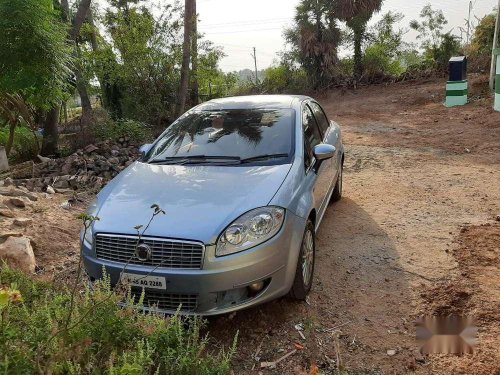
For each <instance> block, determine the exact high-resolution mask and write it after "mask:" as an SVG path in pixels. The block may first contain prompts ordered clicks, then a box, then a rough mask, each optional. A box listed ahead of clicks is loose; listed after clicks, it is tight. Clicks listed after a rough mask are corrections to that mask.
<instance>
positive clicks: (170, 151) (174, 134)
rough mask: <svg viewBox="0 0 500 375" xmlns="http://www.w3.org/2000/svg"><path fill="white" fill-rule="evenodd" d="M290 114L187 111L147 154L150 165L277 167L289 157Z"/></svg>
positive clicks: (292, 113)
mask: <svg viewBox="0 0 500 375" xmlns="http://www.w3.org/2000/svg"><path fill="white" fill-rule="evenodd" d="M294 119H295V116H294V110H292V109H230V110H218V111H191V112H188V113H186V114H185V115H184V116H182V117H181V118H180V119H179V120H178V121H177V122H175V123H174V124H173V125H172V126H171V127H170V128H168V129H167V130H166V131H165V132H164V133H163V135H162V136H161V137H160V138H159V139H158V141H157V142H156V143H155V145H154V146H153V148H152V149H151V150H150V151H149V152H148V155H147V156H146V160H148V162H150V163H162V162H169V163H172V164H176V163H182V164H188V163H195V162H197V163H202V162H203V163H224V164H225V163H227V164H238V163H239V164H247V162H252V163H259V164H262V163H267V164H269V163H270V164H278V163H285V162H288V161H289V160H287V159H290V157H291V155H292V153H293V139H294Z"/></svg>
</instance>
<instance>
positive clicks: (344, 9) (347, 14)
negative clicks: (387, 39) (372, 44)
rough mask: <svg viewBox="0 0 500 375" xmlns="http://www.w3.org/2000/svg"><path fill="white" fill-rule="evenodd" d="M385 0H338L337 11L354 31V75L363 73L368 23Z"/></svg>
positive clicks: (359, 76) (359, 75) (358, 75)
mask: <svg viewBox="0 0 500 375" xmlns="http://www.w3.org/2000/svg"><path fill="white" fill-rule="evenodd" d="M382 1H383V0H336V1H335V6H336V13H337V14H338V16H339V18H340V19H342V20H344V21H346V23H347V26H348V27H349V28H350V29H351V30H352V32H353V42H354V77H355V78H356V79H359V78H361V76H362V75H363V51H362V45H363V41H364V39H365V36H366V25H367V23H368V21H369V20H370V19H371V18H372V16H373V14H374V13H375V12H378V11H379V10H380V8H381V7H382Z"/></svg>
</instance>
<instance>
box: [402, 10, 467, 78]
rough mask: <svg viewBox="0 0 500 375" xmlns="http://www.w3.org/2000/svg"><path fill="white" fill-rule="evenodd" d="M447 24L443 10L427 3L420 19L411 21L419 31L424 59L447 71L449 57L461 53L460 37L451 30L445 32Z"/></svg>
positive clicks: (438, 68)
mask: <svg viewBox="0 0 500 375" xmlns="http://www.w3.org/2000/svg"><path fill="white" fill-rule="evenodd" d="M447 24H448V20H447V19H446V17H445V16H444V14H443V11H442V10H434V9H433V8H432V6H431V5H430V4H428V5H426V6H425V7H424V8H423V9H422V11H421V12H420V21H418V20H412V21H411V22H410V27H411V28H412V29H414V30H415V31H417V32H418V37H417V38H418V39H419V40H420V41H421V48H422V49H423V50H424V59H425V60H427V62H428V63H431V64H432V65H433V66H434V68H435V69H436V70H438V71H446V70H447V69H448V61H449V59H450V58H451V57H452V56H456V55H458V54H461V45H460V42H459V40H458V38H457V37H456V36H454V35H452V34H451V32H448V33H444V32H443V29H444V27H445V26H446V25H447ZM427 65H429V64H427Z"/></svg>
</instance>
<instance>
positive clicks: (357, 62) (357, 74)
mask: <svg viewBox="0 0 500 375" xmlns="http://www.w3.org/2000/svg"><path fill="white" fill-rule="evenodd" d="M353 32H354V78H356V80H359V79H360V78H361V76H362V75H363V55H362V51H361V44H362V41H363V32H362V30H361V29H360V28H358V27H356V28H354V30H353Z"/></svg>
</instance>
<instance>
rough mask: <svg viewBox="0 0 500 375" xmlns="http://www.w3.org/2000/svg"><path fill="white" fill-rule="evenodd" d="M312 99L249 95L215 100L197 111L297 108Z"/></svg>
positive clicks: (305, 97)
mask: <svg viewBox="0 0 500 375" xmlns="http://www.w3.org/2000/svg"><path fill="white" fill-rule="evenodd" d="M306 99H310V98H309V97H307V96H303V95H248V96H234V97H229V98H221V99H213V100H210V101H208V102H206V103H203V104H200V105H199V106H197V107H196V110H200V111H206V110H221V109H255V108H272V109H281V108H295V107H296V105H297V103H300V102H302V101H304V100H306Z"/></svg>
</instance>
